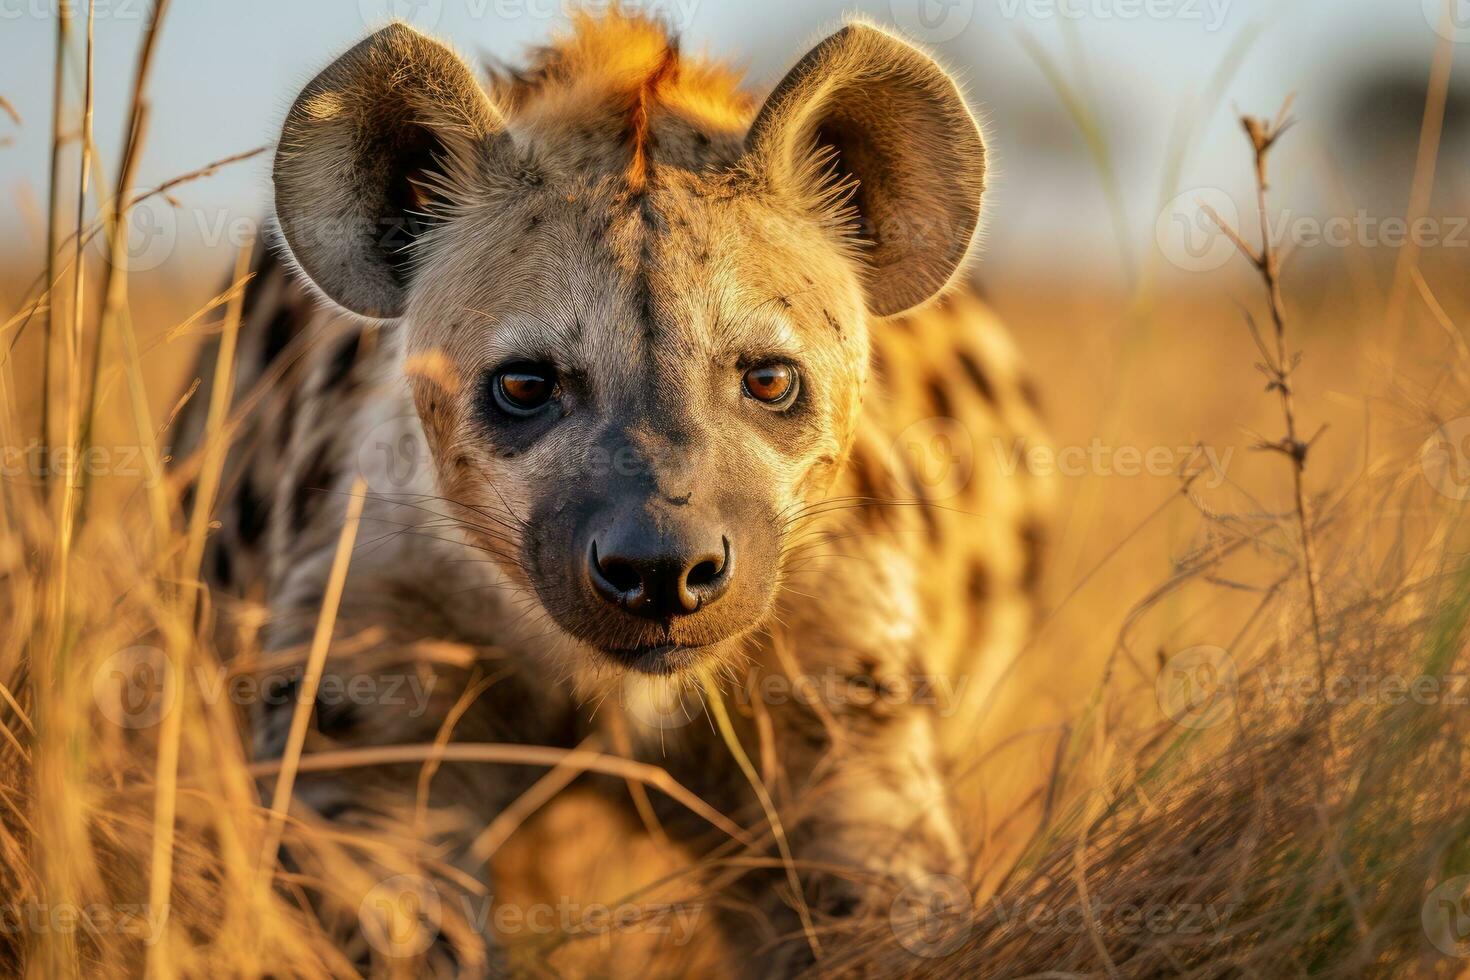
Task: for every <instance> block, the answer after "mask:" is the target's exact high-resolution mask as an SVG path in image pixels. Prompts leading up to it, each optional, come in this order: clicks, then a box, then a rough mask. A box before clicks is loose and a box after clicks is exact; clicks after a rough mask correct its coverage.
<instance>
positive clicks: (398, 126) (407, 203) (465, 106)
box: [273, 23, 510, 319]
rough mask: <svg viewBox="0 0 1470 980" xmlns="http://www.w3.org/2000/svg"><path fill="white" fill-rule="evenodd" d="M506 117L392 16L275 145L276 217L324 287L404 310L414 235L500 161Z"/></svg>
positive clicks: (312, 90) (305, 102) (325, 81)
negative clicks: (434, 212) (439, 207)
mask: <svg viewBox="0 0 1470 980" xmlns="http://www.w3.org/2000/svg"><path fill="white" fill-rule="evenodd" d="M509 143H510V140H509V137H508V136H507V134H506V128H505V120H504V118H503V117H502V116H501V114H500V112H499V111H498V110H497V109H496V108H495V106H494V105H492V104H491V102H490V99H489V98H488V97H487V96H486V95H485V92H484V90H483V89H481V87H480V84H479V82H478V81H477V80H476V79H475V76H474V73H473V72H471V71H470V69H469V67H468V66H466V65H465V63H464V62H463V61H462V60H461V59H460V58H459V56H458V55H456V54H455V53H454V52H453V51H451V50H449V49H448V48H446V47H444V46H443V45H442V44H439V43H438V42H437V41H433V40H431V39H430V38H427V37H425V36H424V35H422V34H420V33H418V32H417V31H415V30H414V29H413V28H411V27H409V26H407V25H406V24H399V23H395V24H390V25H388V26H387V27H385V28H383V29H382V30H380V31H378V32H377V33H375V34H373V35H372V36H371V37H369V38H367V39H366V40H364V41H362V42H361V43H359V44H358V45H357V46H356V47H354V48H352V50H350V51H348V52H347V53H346V54H344V55H342V56H341V57H340V58H338V59H337V60H336V61H334V62H332V64H330V65H329V66H327V68H326V69H325V70H324V71H322V73H321V74H319V75H317V76H316V77H315V78H313V79H312V80H311V81H310V82H309V83H307V86H306V88H305V89H303V90H302V92H301V95H300V96H298V97H297V99H296V103H295V104H294V105H293V106H291V111H290V112H289V113H288V114H287V116H286V123H285V126H284V128H283V130H282V132H281V141H280V145H279V148H278V149H277V151H276V161H275V171H274V175H273V176H274V181H275V191H276V219H277V220H278V221H279V222H280V225H281V232H282V234H283V236H284V237H285V239H286V244H287V245H289V246H290V248H291V254H292V255H293V256H294V257H295V259H296V261H297V262H298V263H299V264H300V265H301V268H302V270H303V271H304V272H305V273H306V274H307V275H308V276H310V277H311V280H312V282H314V283H315V284H316V285H317V288H319V289H320V290H321V291H322V292H324V293H326V294H327V296H329V297H330V298H331V299H333V300H335V301H336V302H337V303H339V304H340V305H342V306H344V307H346V308H347V309H349V310H351V311H353V312H354V313H360V314H362V315H364V316H370V317H378V318H382V319H391V318H394V317H398V316H401V315H402V314H403V307H404V304H405V300H406V296H407V293H408V283H409V279H410V277H411V273H412V261H411V257H412V253H411V252H410V251H409V248H408V246H409V245H410V244H411V243H412V241H413V240H414V239H415V238H416V237H417V236H418V235H419V234H420V233H422V232H423V231H424V230H425V228H426V226H427V217H428V213H429V212H431V211H432V210H433V208H434V207H435V205H436V204H439V203H443V201H442V200H440V199H444V198H449V197H452V195H453V194H454V193H455V190H456V189H457V188H459V187H460V186H461V185H463V184H464V183H465V182H467V181H468V180H470V179H473V177H474V175H475V174H476V173H483V172H485V171H487V170H491V169H494V168H495V167H499V166H504V165H505V161H506V160H507V159H508V157H509V154H510V147H509Z"/></svg>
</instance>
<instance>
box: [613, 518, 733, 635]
mask: <svg viewBox="0 0 1470 980" xmlns="http://www.w3.org/2000/svg"><path fill="white" fill-rule="evenodd" d="M587 558H588V560H587V576H588V578H589V579H591V581H592V588H593V591H595V592H596V593H597V594H598V595H599V596H600V597H601V598H602V599H603V600H604V601H606V602H608V603H610V604H612V605H614V606H617V607H619V608H621V609H625V610H627V611H628V612H630V613H632V614H633V615H635V616H642V617H643V618H645V619H661V620H668V619H673V618H674V617H676V616H687V615H688V614H690V613H693V612H697V611H698V610H700V609H702V608H704V607H705V606H708V605H710V604H711V603H713V602H715V601H717V600H718V599H719V598H720V597H721V596H723V595H724V594H725V592H726V591H727V590H728V589H729V587H730V580H731V578H732V576H731V571H732V569H733V568H734V564H735V561H734V559H735V555H734V552H733V550H732V549H731V547H730V539H729V538H728V537H725V536H724V535H721V536H720V542H719V544H718V545H716V546H709V547H704V548H678V547H669V546H667V544H666V543H662V542H658V541H656V540H655V541H649V540H648V537H647V536H644V535H636V536H635V535H627V534H621V535H620V534H618V533H617V532H616V531H614V532H613V534H611V535H609V536H607V537H606V538H604V539H603V540H602V541H601V542H599V541H598V540H597V539H595V538H594V539H593V541H592V546H591V548H590V550H589V554H588V556H587Z"/></svg>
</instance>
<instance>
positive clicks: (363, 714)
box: [253, 625, 569, 976]
mask: <svg viewBox="0 0 1470 980" xmlns="http://www.w3.org/2000/svg"><path fill="white" fill-rule="evenodd" d="M289 635H290V633H289V632H288V631H283V632H279V633H278V634H277V636H276V638H275V640H276V642H275V644H274V645H277V646H283V645H284V646H286V647H294V648H295V649H300V648H299V646H297V645H296V644H292V643H289V642H285V643H282V640H283V639H284V638H285V637H288V636H289ZM359 635H360V634H359ZM354 642H355V640H354V637H353V634H352V631H351V629H350V627H347V626H345V625H344V626H343V627H342V628H341V629H339V639H338V640H336V641H334V648H338V647H347V648H349V649H350V648H351V647H352V646H353V645H354ZM445 656H446V654H445V650H444V648H443V647H442V646H441V647H439V648H437V649H434V650H431V652H429V653H427V654H426V653H424V652H420V650H419V648H418V647H416V646H415V645H414V644H410V643H404V642H402V641H401V638H400V642H396V643H392V644H390V645H387V646H384V645H375V646H373V647H372V648H371V649H369V650H362V651H354V652H350V653H348V654H347V655H345V656H340V657H333V658H331V659H329V661H328V663H327V667H326V669H325V671H324V673H323V675H322V677H321V682H320V685H319V687H318V690H317V694H316V698H315V703H314V704H304V703H302V701H303V692H302V689H301V677H302V671H301V666H300V665H301V663H302V660H301V659H300V657H296V656H293V657H292V658H291V660H290V661H289V662H282V663H279V664H275V665H273V666H269V667H267V669H266V670H265V672H264V675H263V676H262V677H261V678H260V683H259V686H258V690H259V691H260V692H261V697H260V699H259V703H258V704H257V706H256V707H255V709H254V711H253V715H254V719H253V720H254V731H253V742H254V747H255V754H256V757H257V759H259V760H262V761H264V760H273V759H279V758H280V757H281V754H282V752H283V751H284V749H285V747H286V744H287V740H288V733H289V730H290V726H291V717H292V714H293V713H294V712H295V711H298V710H308V709H309V710H311V711H312V725H311V728H310V730H309V732H308V735H307V739H306V744H305V749H304V752H303V756H304V757H309V756H310V755H312V754H313V753H320V752H329V751H334V750H342V749H362V750H372V749H374V748H382V749H389V748H391V747H394V746H427V745H433V744H434V743H435V742H436V740H438V741H443V740H445V739H448V741H449V742H450V743H451V744H452V743H467V742H497V743H525V744H539V745H563V744H569V739H568V736H567V731H566V730H565V727H564V726H565V725H566V724H567V723H568V716H567V715H565V714H564V713H563V711H562V710H561V709H560V708H559V707H558V706H555V705H547V704H544V702H545V700H546V689H547V686H546V685H545V684H544V682H541V681H539V680H537V679H535V678H531V677H528V676H525V674H524V672H523V671H521V670H519V669H518V668H517V667H516V666H514V665H512V664H510V663H508V662H507V661H505V660H483V661H473V660H470V659H469V657H468V656H466V657H465V659H457V658H455V657H453V656H450V658H449V660H448V661H447V662H446V660H445ZM467 661H468V662H467ZM538 707H539V708H540V709H543V710H538ZM541 774H542V770H538V769H535V768H528V767H523V766H506V765H490V764H483V763H451V762H445V763H443V764H442V765H435V764H433V763H426V762H424V761H418V760H415V761H412V762H403V763H397V764H380V763H373V764H369V765H365V766H355V767H343V768H333V769H327V770H322V771H312V770H311V769H310V768H309V766H307V767H303V770H302V771H301V772H300V773H299V774H298V776H297V778H296V781H295V786H294V792H293V800H292V813H293V815H297V816H299V817H300V818H301V819H302V820H304V821H305V822H306V823H307V824H308V825H310V824H321V825H322V826H318V827H316V828H315V829H316V831H317V832H299V833H297V832H293V833H288V834H287V837H286V839H285V842H284V843H283V846H282V850H281V862H282V865H283V867H285V868H289V869H292V870H294V871H295V872H297V873H298V874H300V875H301V879H300V880H303V881H305V882H306V887H307V890H308V891H312V892H314V893H315V896H316V897H317V899H318V901H317V905H318V914H319V915H320V916H321V917H322V919H323V921H324V922H325V923H327V924H328V926H329V928H330V929H331V930H332V932H333V934H334V936H335V938H336V939H337V941H338V944H339V948H340V949H341V950H342V952H343V953H344V954H345V955H346V956H347V957H348V959H349V960H351V961H352V962H353V965H354V967H355V968H356V969H358V970H359V971H361V972H364V973H365V974H371V975H382V974H388V973H393V974H402V975H413V976H423V975H430V976H486V975H488V976H502V975H504V974H505V972H506V967H505V962H504V958H503V954H502V952H501V950H500V949H499V948H498V946H497V944H496V943H495V941H494V939H493V937H492V936H491V935H490V925H489V924H490V921H491V920H490V915H491V899H492V896H493V890H492V885H491V881H490V878H489V870H488V868H487V867H486V866H485V862H484V860H483V859H482V858H481V857H480V856H479V855H478V854H477V853H476V850H475V848H474V846H473V842H474V840H475V837H476V836H477V834H478V833H479V832H480V831H481V830H482V829H483V828H484V827H485V825H486V824H487V823H488V822H489V821H490V820H491V819H493V818H494V816H495V815H496V814H497V813H498V812H500V810H501V809H503V808H504V807H505V806H506V805H507V804H509V803H510V802H511V801H513V800H514V799H515V798H516V797H517V796H519V795H520V794H521V793H522V792H524V790H525V789H526V788H527V787H528V786H529V785H530V784H531V783H533V782H534V781H535V779H536V778H537V777H538V776H540V775H541ZM273 790H274V781H273V780H271V779H267V780H265V781H264V782H263V785H262V794H263V796H264V798H266V799H270V795H271V793H272V792H273Z"/></svg>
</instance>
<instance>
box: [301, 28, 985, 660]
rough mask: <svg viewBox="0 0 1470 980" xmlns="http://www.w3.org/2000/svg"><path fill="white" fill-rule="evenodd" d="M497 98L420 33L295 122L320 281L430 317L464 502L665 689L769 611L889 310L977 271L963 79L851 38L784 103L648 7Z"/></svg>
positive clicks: (426, 419)
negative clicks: (681, 41) (688, 48)
mask: <svg viewBox="0 0 1470 980" xmlns="http://www.w3.org/2000/svg"><path fill="white" fill-rule="evenodd" d="M611 26H612V27H616V28H617V29H615V30H614V29H610V25H607V24H602V25H598V26H597V27H596V28H595V29H593V30H589V31H587V32H586V34H585V37H586V38H588V39H590V38H594V37H595V38H597V39H599V41H598V43H595V44H594V43H593V42H592V41H590V40H588V41H586V43H584V44H582V45H580V46H579V45H578V44H577V43H576V42H574V43H572V44H571V45H569V46H567V47H564V48H562V49H560V50H561V52H562V53H561V55H560V56H559V57H558V58H557V59H556V60H554V61H551V62H548V63H545V64H543V65H541V66H539V67H538V68H537V70H536V71H535V72H534V73H532V74H530V75H528V76H522V77H519V78H517V79H516V81H515V82H514V83H513V84H511V85H507V86H502V89H503V90H502V91H498V92H496V93H494V95H493V96H492V95H487V94H486V93H485V92H484V90H483V89H482V88H481V86H480V85H479V84H477V82H476V81H475V79H474V78H473V76H472V74H471V73H470V71H469V70H468V69H467V68H466V67H465V66H464V64H463V63H462V62H461V61H460V60H459V59H458V58H457V57H456V56H455V55H454V54H452V53H451V52H449V51H448V50H446V49H445V48H443V47H441V46H440V45H438V44H437V43H435V42H433V41H430V40H428V39H427V38H424V37H422V36H420V35H418V34H416V33H414V32H413V31H412V30H410V29H409V28H406V27H403V26H401V25H394V26H391V27H388V28H385V29H384V30H382V31H380V32H379V33H378V34H375V35H374V36H373V37H371V38H369V39H368V40H366V41H364V42H363V43H362V44H360V45H359V46H358V47H356V48H354V49H353V50H352V51H350V52H349V53H348V54H346V55H344V56H343V57H342V58H341V59H340V60H338V61H337V62H336V63H335V64H333V65H332V66H331V67H329V68H328V69H327V70H326V71H325V72H323V73H322V74H321V75H319V76H318V77H317V78H316V79H315V80H313V81H312V82H311V83H310V84H309V85H308V86H307V88H306V90H305V91H304V92H303V93H302V95H301V97H300V98H299V99H298V100H297V103H296V105H295V106H294V107H293V109H292V110H291V113H290V116H289V117H288V119H287V122H286V126H285V132H284V134H283V137H282V142H281V149H280V152H279V154H278V157H277V162H276V172H275V178H276V189H277V207H278V216H279V220H280V223H281V228H282V231H283V233H284V235H285V238H286V240H287V242H288V244H289V245H290V247H291V249H292V252H293V254H294V256H295V258H296V259H297V261H298V262H299V263H300V265H301V267H302V268H303V270H304V271H305V272H306V273H307V274H308V275H309V276H310V277H311V278H312V279H313V281H314V282H315V283H316V284H317V285H318V286H319V287H320V288H321V289H322V290H323V291H324V292H325V293H326V294H327V295H328V296H330V297H331V298H332V299H334V300H335V301H336V302H338V303H340V304H341V305H343V306H345V307H347V308H348V309H350V310H353V311H355V312H357V313H360V314H363V315H366V316H373V317H380V318H385V319H395V320H398V321H400V327H399V330H400V339H401V347H402V352H403V365H402V366H403V370H404V372H405V374H406V376H407V379H408V382H409V385H410V389H411V391H412V393H413V397H414V401H415V405H416V408H417V410H418V413H419V416H420V419H421V421H422V423H423V427H424V431H425V434H426V437H427V440H428V443H429V446H430V448H431V450H432V454H433V458H434V460H435V464H436V468H437V474H438V479H439V486H440V492H441V494H442V496H443V497H444V498H446V499H447V500H449V501H451V502H452V504H453V506H454V507H455V508H456V514H457V515H458V517H459V519H460V521H461V522H462V524H463V525H464V528H465V529H466V531H467V533H468V534H469V535H470V536H471V538H472V539H473V540H475V541H476V542H477V543H478V544H479V545H480V546H481V547H482V548H483V549H484V550H485V551H486V552H487V553H488V554H490V555H491V556H493V557H494V558H495V560H496V561H498V562H499V563H500V564H501V565H502V567H503V568H504V569H505V571H506V572H507V574H509V575H510V576H511V577H513V578H514V579H516V580H517V581H518V582H519V583H520V584H521V585H522V586H525V587H527V588H528V589H530V590H531V591H533V592H534V593H535V595H536V596H537V598H538V599H539V601H540V603H541V605H542V606H543V607H544V609H545V611H546V612H547V613H548V614H549V615H550V617H551V618H552V620H554V621H555V623H556V624H557V625H558V626H559V627H560V628H561V629H562V630H563V631H564V632H565V633H567V634H569V635H570V636H572V637H574V638H576V639H578V640H580V641H582V642H583V643H584V644H586V645H587V646H589V647H591V648H593V649H595V650H597V651H600V652H601V653H603V654H605V655H606V656H607V657H609V658H611V659H613V660H614V661H616V662H617V663H620V664H622V665H625V666H627V667H629V668H632V669H634V670H638V671H643V672H648V673H667V672H671V671H676V670H680V669H682V668H684V667H686V666H690V665H693V664H695V663H698V662H700V661H702V660H704V659H705V658H706V657H707V656H708V655H709V654H710V653H711V652H714V651H718V650H719V649H720V648H721V646H722V645H724V644H728V643H730V642H732V641H734V640H735V639H736V638H738V637H740V636H741V635H743V634H745V633H747V632H749V631H750V630H752V629H755V628H757V627H758V626H760V625H761V623H762V622H763V620H764V619H765V617H766V615H767V613H768V610H769V609H770V607H771V605H772V602H773V600H774V598H775V595H776V592H777V590H778V589H779V587H780V581H781V574H782V559H783V554H784V552H785V548H786V545H787V539H788V534H787V531H788V529H789V528H790V526H791V520H792V518H793V517H794V516H795V515H796V514H797V513H798V512H799V511H800V509H801V508H802V506H803V505H805V504H807V503H810V502H812V501H813V500H814V499H815V498H817V497H819V496H820V495H821V494H822V493H823V492H824V491H825V490H826V489H827V488H828V486H829V485H830V483H831V481H832V479H833V477H834V475H835V474H836V472H837V469H838V467H839V466H840V465H841V461H842V459H843V457H844V454H845V452H846V449H847V447H848V445H849V443H850V441H851V439H852V436H853V431H854V428H855V426H856V425H857V424H858V419H859V413H860V405H861V401H862V395H863V388H864V385H865V383H866V378H867V362H868V329H869V325H868V321H869V318H870V317H881V316H885V315H888V314H891V313H895V312H898V311H900V310H903V309H905V308H907V307H909V306H912V305H914V304H916V303H918V302H922V301H923V300H925V299H927V298H928V297H929V296H931V295H932V294H933V293H934V292H936V291H937V290H938V289H940V288H942V287H943V285H944V284H945V283H946V282H947V281H948V279H949V278H950V276H951V275H952V274H953V273H954V270H955V269H956V267H957V266H958V264H959V263H960V262H961V261H962V259H963V257H964V254H965V252H966V249H967V247H968V244H969V241H970V238H971V236H972V234H973V232H974V229H975V225H976V222H977V220H978V214H979V205H980V193H981V186H982V183H983V176H984V149H983V146H982V143H981V140H980V136H979V133H978V131H977V129H976V126H975V123H974V121H973V119H972V118H971V116H970V114H969V112H968V111H967V109H966V108H965V105H964V102H963V100H962V99H961V98H960V96H959V94H958V93H957V91H956V89H955V87H954V84H953V83H952V82H951V81H950V80H949V78H948V77H947V76H946V75H945V74H944V73H943V72H942V71H941V70H940V69H939V68H938V67H936V66H935V65H934V63H933V62H932V61H930V60H929V59H928V58H927V57H926V56H924V55H923V54H921V53H920V52H918V51H916V50H915V49H913V48H912V47H910V46H908V45H907V44H905V43H903V42H901V41H898V40H896V39H894V38H892V37H890V36H888V35H886V34H884V33H882V32H880V31H877V30H875V29H872V28H868V27H863V26H852V27H848V28H846V29H844V30H843V31H841V32H839V33H838V34H836V35H833V36H832V37H831V38H828V39H827V40H826V41H824V42H823V43H822V44H820V45H818V46H817V47H816V48H815V49H814V50H813V51H812V52H811V53H809V54H808V55H807V56H806V57H805V58H804V59H803V60H802V61H801V62H800V63H799V64H798V65H797V66H796V68H794V69H793V70H792V72H791V74H790V75H789V76H788V77H787V79H786V80H785V81H784V82H782V83H781V85H780V86H778V88H777V89H776V91H775V92H774V93H773V94H772V96H771V97H770V99H769V100H768V101H767V102H766V104H765V105H764V106H763V107H761V108H759V110H758V111H756V107H755V106H754V105H751V104H749V103H747V101H746V99H745V97H744V96H742V95H740V94H739V93H738V91H737V90H736V89H735V88H734V86H733V84H732V83H731V80H730V78H729V77H728V76H727V75H726V73H724V72H722V71H721V70H719V69H715V68H711V67H708V66H705V65H700V64H697V63H689V62H681V61H680V59H679V57H678V55H677V52H676V51H675V50H674V49H673V48H672V47H671V46H670V45H669V44H668V43H667V42H666V41H665V40H664V37H663V35H662V34H661V33H659V32H657V31H655V30H653V29H652V28H651V27H650V26H649V25H647V24H643V23H640V22H633V21H629V22H626V23H618V24H615V25H611Z"/></svg>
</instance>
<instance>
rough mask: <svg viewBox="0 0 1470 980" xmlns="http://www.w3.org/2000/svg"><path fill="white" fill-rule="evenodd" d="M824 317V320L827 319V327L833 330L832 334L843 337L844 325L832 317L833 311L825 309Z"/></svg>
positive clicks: (823, 311)
mask: <svg viewBox="0 0 1470 980" xmlns="http://www.w3.org/2000/svg"><path fill="white" fill-rule="evenodd" d="M822 317H823V319H825V320H826V321H827V326H829V327H831V328H832V332H833V333H835V334H837V336H839V337H841V336H842V324H840V323H838V322H837V318H836V317H835V316H833V315H832V313H831V311H830V310H827V309H823V310H822Z"/></svg>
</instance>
